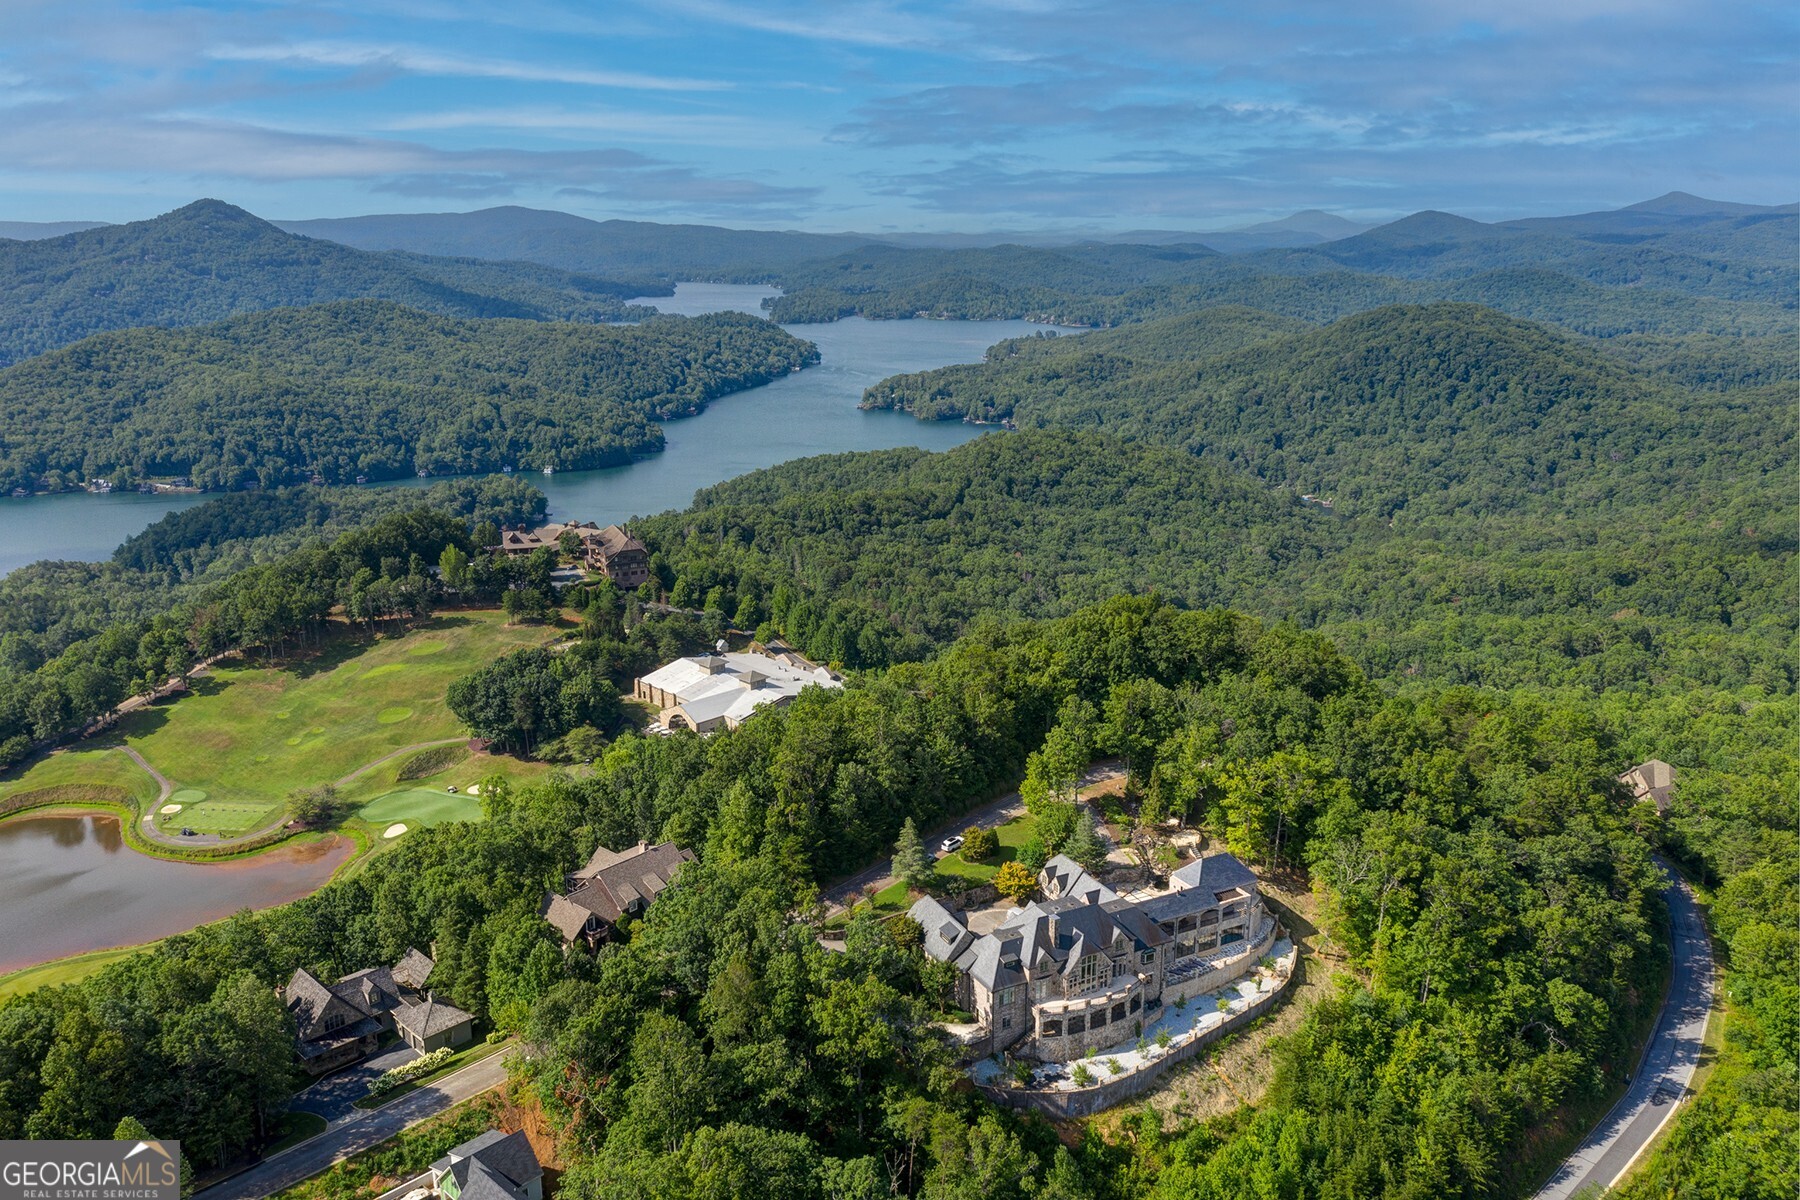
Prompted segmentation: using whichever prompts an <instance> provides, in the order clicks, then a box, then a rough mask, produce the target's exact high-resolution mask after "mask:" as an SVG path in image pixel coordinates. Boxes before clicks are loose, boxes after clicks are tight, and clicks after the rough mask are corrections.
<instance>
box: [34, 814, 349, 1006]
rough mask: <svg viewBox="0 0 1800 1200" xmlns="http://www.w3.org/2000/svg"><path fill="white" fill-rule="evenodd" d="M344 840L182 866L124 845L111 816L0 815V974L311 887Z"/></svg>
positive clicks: (173, 929)
mask: <svg viewBox="0 0 1800 1200" xmlns="http://www.w3.org/2000/svg"><path fill="white" fill-rule="evenodd" d="M350 850H351V846H350V842H349V840H348V839H346V838H339V839H337V841H336V843H335V844H330V843H323V842H321V843H315V844H314V845H312V846H304V847H297V848H295V849H292V850H277V851H272V852H271V853H269V854H264V855H259V856H258V857H256V858H253V859H246V860H244V861H242V862H230V863H208V864H200V863H181V862H171V861H169V860H167V859H161V858H149V857H146V856H145V855H142V854H139V853H137V852H136V851H134V850H132V849H130V848H128V847H127V846H126V845H125V843H124V840H123V839H122V838H121V836H120V833H119V821H118V818H116V817H101V816H84V817H69V816H64V817H48V816H45V817H34V816H21V817H11V818H9V819H7V820H5V821H0V974H3V973H5V972H7V971H16V970H18V969H19V968H20V967H27V966H31V965H32V964H34V963H40V962H48V961H49V960H51V959H53V958H61V957H63V956H64V955H68V954H84V953H86V952H87V951H90V950H105V949H107V948H109V947H112V946H135V945H137V944H138V943H139V942H148V941H152V940H154V939H156V938H163V937H168V936H169V935H171V934H175V933H181V932H183V931H184V930H188V929H192V928H193V927H194V926H196V925H203V924H205V923H206V922H208V921H217V920H219V919H220V918H222V917H228V916H230V915H231V914H232V913H234V912H236V911H237V910H239V909H240V908H267V907H269V906H270V905H273V904H285V903H287V902H288V901H289V900H296V899H298V898H299V897H301V896H304V895H306V894H307V893H309V892H312V891H314V890H316V889H317V888H318V887H319V886H320V885H321V884H323V883H324V882H325V881H326V880H327V879H329V878H331V873H332V872H333V871H334V870H336V869H337V867H338V864H339V863H341V862H343V861H344V860H345V859H346V858H348V857H349V856H350Z"/></svg>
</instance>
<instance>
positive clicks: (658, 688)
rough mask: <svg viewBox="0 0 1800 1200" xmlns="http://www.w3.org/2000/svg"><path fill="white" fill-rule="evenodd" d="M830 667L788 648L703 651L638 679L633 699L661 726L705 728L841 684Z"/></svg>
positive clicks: (733, 724) (732, 725) (730, 724)
mask: <svg viewBox="0 0 1800 1200" xmlns="http://www.w3.org/2000/svg"><path fill="white" fill-rule="evenodd" d="M843 686H844V681H843V680H842V679H841V678H840V677H838V676H837V675H834V674H833V673H832V672H831V671H829V670H827V669H826V668H824V667H821V666H819V665H818V664H816V663H813V662H810V661H808V660H807V659H804V658H802V657H801V656H800V655H798V654H795V653H794V652H793V651H791V650H783V651H777V652H770V651H766V650H765V651H757V650H755V649H752V650H750V651H745V652H725V653H720V654H704V655H699V656H697V657H692V658H678V659H676V660H675V661H674V662H672V663H668V664H665V665H664V666H661V667H658V668H657V669H656V670H654V671H652V672H650V674H648V675H645V676H643V677H642V678H640V679H638V680H637V682H636V683H635V684H634V685H633V686H632V689H631V695H632V698H633V699H634V700H642V701H644V702H646V703H648V704H653V705H655V706H656V707H657V709H658V710H659V712H658V716H657V721H658V723H659V724H660V725H661V726H662V728H664V729H667V730H676V729H691V730H693V731H694V732H695V733H711V732H712V731H713V730H715V729H718V728H720V727H721V726H723V727H724V728H726V729H736V728H737V727H738V726H739V725H741V724H743V723H744V721H745V720H747V719H748V718H749V716H750V714H752V713H754V712H755V711H756V710H757V709H759V708H764V707H767V706H769V705H777V706H779V705H783V704H787V703H789V702H791V701H792V700H793V699H794V697H795V696H798V695H799V694H800V693H801V691H802V690H803V689H805V688H808V687H823V688H841V687H843Z"/></svg>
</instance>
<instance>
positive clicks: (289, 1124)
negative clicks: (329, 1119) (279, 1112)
mask: <svg viewBox="0 0 1800 1200" xmlns="http://www.w3.org/2000/svg"><path fill="white" fill-rule="evenodd" d="M324 1132H325V1118H324V1117H321V1116H319V1115H318V1114H317V1113H309V1112H291V1113H287V1114H285V1115H284V1116H283V1117H282V1119H281V1137H280V1138H279V1139H278V1140H277V1141H276V1142H275V1143H274V1144H272V1145H271V1146H270V1147H269V1148H268V1149H266V1150H264V1151H263V1157H264V1158H267V1157H268V1156H269V1155H271V1154H279V1153H280V1152H281V1151H283V1150H286V1149H287V1148H288V1147H289V1146H298V1145H299V1144H300V1143H301V1142H304V1141H305V1140H306V1139H307V1138H311V1137H317V1136H319V1135H320V1134H321V1133H324Z"/></svg>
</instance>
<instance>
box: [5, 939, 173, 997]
mask: <svg viewBox="0 0 1800 1200" xmlns="http://www.w3.org/2000/svg"><path fill="white" fill-rule="evenodd" d="M143 949H146V947H144V946H122V947H120V948H118V949H116V950H95V951H93V952H92V953H89V954H75V955H71V956H70V957H68V958H59V959H57V960H56V961H55V962H47V963H40V964H39V965H38V966H35V967H26V968H25V969H24V970H23V971H14V972H13V973H12V974H10V975H0V1003H4V1002H5V1001H7V1000H11V999H12V998H13V997H14V996H23V995H24V994H25V993H26V992H30V991H35V990H36V989H38V988H42V987H56V986H58V985H59V984H64V983H77V982H79V981H81V980H83V979H86V978H87V977H88V976H89V975H92V974H93V973H94V972H95V971H98V970H100V968H102V967H105V966H108V965H110V964H112V963H116V962H118V961H119V960H120V959H121V958H125V957H126V956H128V955H132V954H136V953H137V952H138V951H139V950H143Z"/></svg>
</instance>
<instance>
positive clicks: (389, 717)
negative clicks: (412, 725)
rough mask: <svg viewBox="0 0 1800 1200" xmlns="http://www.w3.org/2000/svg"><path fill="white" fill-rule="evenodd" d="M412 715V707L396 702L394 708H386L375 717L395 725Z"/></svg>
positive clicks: (384, 723) (386, 723) (387, 723)
mask: <svg viewBox="0 0 1800 1200" xmlns="http://www.w3.org/2000/svg"><path fill="white" fill-rule="evenodd" d="M410 716H412V709H410V708H407V707H405V706H404V705H399V704H396V705H395V706H394V707H392V708H384V709H382V710H381V711H380V712H378V713H376V714H375V719H376V720H377V721H380V722H381V723H382V724H383V725H394V724H398V723H399V722H401V721H404V720H406V718H408V717H410Z"/></svg>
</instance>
